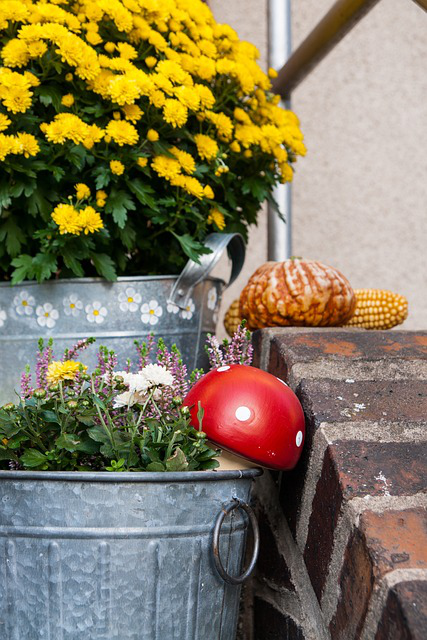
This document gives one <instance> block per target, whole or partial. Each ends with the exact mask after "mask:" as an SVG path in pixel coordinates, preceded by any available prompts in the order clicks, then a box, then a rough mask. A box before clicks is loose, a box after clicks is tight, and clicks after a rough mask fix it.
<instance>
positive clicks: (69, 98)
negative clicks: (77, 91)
mask: <svg viewBox="0 0 427 640" xmlns="http://www.w3.org/2000/svg"><path fill="white" fill-rule="evenodd" d="M61 104H63V105H64V107H72V106H73V104H74V96H73V94H72V93H67V94H65V96H62V99H61Z"/></svg>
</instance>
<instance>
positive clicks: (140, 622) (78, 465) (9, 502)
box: [0, 332, 260, 640]
mask: <svg viewBox="0 0 427 640" xmlns="http://www.w3.org/2000/svg"><path fill="white" fill-rule="evenodd" d="M242 338H244V334H243V333H242V332H241V334H240V337H239V338H238V340H237V341H235V342H234V344H232V345H231V346H232V349H231V351H229V358H230V362H231V361H232V360H233V361H235V360H236V359H237V360H238V361H240V362H245V361H246V362H248V361H249V359H250V352H248V349H247V347H248V345H247V341H246V342H245V339H242ZM85 344H86V343H85V342H83V343H80V344H79V345H78V346H77V349H74V350H71V349H70V350H69V351H68V352H67V353H66V354H64V358H63V359H62V360H61V361H56V362H55V361H52V348H51V346H50V345H49V346H48V347H47V348H42V350H41V352H40V355H39V358H38V366H37V372H36V376H37V380H36V383H37V385H38V387H36V389H33V387H32V385H31V380H30V378H29V376H28V374H24V376H23V378H22V397H21V400H20V403H19V405H13V404H9V405H6V406H4V407H3V408H2V409H1V410H0V438H1V440H0V468H2V469H3V470H2V471H0V537H1V538H2V542H1V544H0V565H1V566H2V567H3V579H2V580H1V581H0V630H1V637H2V638H5V639H7V640H15V639H17V638H19V640H38V639H42V638H61V639H63V640H80V638H82V636H83V635H84V636H85V637H87V638H90V639H91V640H113V639H114V640H119V639H120V640H122V639H124V638H126V640H155V639H156V638H168V639H169V638H177V639H180V640H181V639H182V640H184V639H185V640H193V639H196V638H198V639H203V640H211V639H212V640H214V639H215V640H217V639H218V638H222V639H223V640H231V639H232V638H234V637H235V632H236V625H237V613H238V601H239V591H240V589H239V586H238V584H233V583H239V582H240V581H239V580H233V576H238V574H239V573H240V572H241V561H242V556H243V551H244V542H245V534H246V527H247V520H246V519H245V518H243V517H242V513H243V512H240V511H238V510H237V509H236V507H237V506H239V505H242V506H243V509H248V510H249V514H250V517H251V521H253V516H252V514H251V512H250V509H249V508H248V507H247V505H246V503H247V502H248V499H249V494H250V485H251V481H252V478H254V477H255V476H256V475H258V474H259V473H260V471H259V470H257V469H248V470H244V471H215V470H214V469H216V468H217V467H218V461H217V457H218V453H219V452H218V451H217V450H215V449H213V448H212V446H210V445H209V444H207V443H206V439H205V435H204V433H203V431H202V430H201V429H202V419H203V416H202V412H200V416H199V417H200V428H199V429H198V430H196V429H194V428H193V427H192V426H191V425H190V415H189V414H190V412H189V411H188V409H187V408H186V407H182V397H183V395H184V394H186V393H187V390H188V388H189V386H191V384H192V383H193V382H194V381H195V380H197V377H198V375H200V374H199V373H195V374H194V375H193V376H191V377H190V380H188V376H187V372H186V367H185V365H183V364H182V361H181V360H180V357H179V353H178V352H177V351H176V350H172V351H169V350H168V349H167V348H166V347H165V345H164V343H163V342H162V341H159V343H158V345H157V350H156V358H155V360H156V362H155V363H154V364H148V360H149V356H150V350H151V349H150V346H151V348H152V347H153V341H152V340H151V341H150V343H149V344H148V345H141V348H140V349H139V362H138V369H139V370H138V372H137V373H130V372H129V371H116V369H115V367H116V360H115V356H114V354H113V353H112V352H108V351H107V350H105V349H101V350H100V354H99V367H98V368H97V370H96V371H95V372H93V373H92V374H91V375H89V373H88V371H87V370H86V369H85V367H84V366H83V365H82V364H81V363H79V362H78V361H77V360H76V359H75V358H76V357H77V356H78V350H79V349H81V348H82V347H84V346H85ZM224 510H225V511H228V512H229V513H230V512H231V513H232V514H233V516H234V519H232V521H231V523H229V524H225V525H223V526H222V535H219V529H220V526H219V525H220V523H221V521H222V519H223V515H224ZM215 522H216V526H215V527H214V524H215ZM212 538H214V540H213V539H212ZM218 540H219V544H218V547H217V549H216V551H219V557H220V558H222V564H223V565H224V567H225V571H226V572H227V573H226V574H224V576H225V578H226V579H227V580H228V581H229V582H224V580H223V579H222V578H221V577H220V576H219V574H218V572H217V570H216V569H215V566H214V565H215V558H214V555H213V553H212V544H213V542H218ZM252 564H253V563H252ZM230 574H231V577H230ZM230 582H231V584H230Z"/></svg>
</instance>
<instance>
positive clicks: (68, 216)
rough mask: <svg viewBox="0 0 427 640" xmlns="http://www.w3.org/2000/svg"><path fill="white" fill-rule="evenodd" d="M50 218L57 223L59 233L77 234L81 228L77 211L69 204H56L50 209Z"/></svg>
mask: <svg viewBox="0 0 427 640" xmlns="http://www.w3.org/2000/svg"><path fill="white" fill-rule="evenodd" d="M52 220H53V221H54V222H55V223H56V224H57V225H58V227H59V233H60V234H61V235H64V234H65V233H71V234H73V235H76V236H78V235H79V234H80V232H81V230H82V226H81V221H80V217H79V212H78V211H77V210H76V209H75V208H74V207H73V205H71V204H64V203H61V204H58V205H57V206H56V207H55V208H54V210H53V211H52Z"/></svg>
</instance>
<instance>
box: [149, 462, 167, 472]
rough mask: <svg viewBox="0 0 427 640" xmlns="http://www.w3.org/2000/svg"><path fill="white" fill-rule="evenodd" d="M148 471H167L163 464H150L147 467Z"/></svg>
mask: <svg viewBox="0 0 427 640" xmlns="http://www.w3.org/2000/svg"><path fill="white" fill-rule="evenodd" d="M146 470H147V471H165V466H164V465H163V464H162V463H161V462H150V464H148V465H147V467H146Z"/></svg>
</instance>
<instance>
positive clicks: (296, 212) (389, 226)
mask: <svg viewBox="0 0 427 640" xmlns="http://www.w3.org/2000/svg"><path fill="white" fill-rule="evenodd" d="M209 4H210V6H211V8H212V10H213V12H214V14H215V16H216V18H217V19H218V20H220V21H223V22H228V23H230V24H231V25H232V26H233V27H234V28H235V29H236V30H237V31H238V33H239V35H240V36H241V37H242V38H244V39H248V40H251V41H252V42H254V43H255V44H256V45H257V46H258V47H259V49H260V51H261V55H262V63H263V64H265V63H266V55H267V31H268V30H267V9H266V6H267V3H266V2H264V1H263V2H260V1H256V0H251V1H250V2H248V0H233V2H230V1H229V0H227V1H226V0H211V2H210V3H209ZM331 4H332V0H304V1H301V0H300V1H298V2H296V1H294V2H293V4H292V30H293V47H294V48H296V46H298V44H299V42H301V40H302V39H303V38H304V37H305V35H306V34H307V33H308V32H309V30H310V29H311V28H312V27H313V26H314V25H315V24H316V23H317V22H318V20H319V19H320V18H321V17H322V16H323V15H324V13H325V12H326V11H327V9H328V8H329V7H330V6H331ZM426 29H427V14H426V13H425V12H424V11H423V10H422V9H421V8H420V7H418V6H417V5H416V4H415V3H414V2H411V0H382V1H381V2H380V3H379V4H378V5H377V6H376V7H375V8H374V9H373V10H372V11H371V12H370V13H369V14H368V15H367V16H366V17H365V18H364V20H363V21H362V22H360V23H359V24H358V25H357V26H356V27H355V28H354V29H353V31H351V32H350V34H348V35H347V37H346V38H345V39H344V40H343V41H341V43H340V44H339V45H338V46H337V47H336V48H335V49H334V51H332V52H331V53H330V54H329V56H328V57H327V58H326V59H325V60H324V61H323V62H322V63H321V64H320V65H319V66H318V67H317V68H316V69H315V70H314V71H313V72H312V74H311V75H310V76H308V77H307V78H306V80H305V81H304V82H303V84H301V85H300V87H298V88H297V89H296V90H295V92H294V94H293V109H294V110H295V111H296V113H297V114H298V116H299V117H300V120H301V125H302V129H303V131H304V134H305V139H306V144H307V147H308V155H307V157H306V158H305V159H302V160H300V161H299V163H298V171H297V173H296V177H295V180H294V186H293V195H292V200H293V254H294V255H303V256H305V257H309V258H314V259H318V260H322V261H324V262H326V263H329V264H331V265H333V266H336V267H337V268H338V269H340V270H341V271H342V272H343V273H344V274H345V275H346V276H347V277H348V278H349V280H350V282H351V283H352V285H353V286H354V287H378V288H387V289H392V290H394V291H398V292H399V293H403V294H404V295H406V296H407V297H408V300H409V309H410V315H409V318H408V320H407V321H406V323H405V325H404V327H405V328H407V329H416V328H425V327H426V326H427V223H426V212H427V149H426V140H427V100H426V95H427V76H426V73H425V60H426V59H427V39H426V37H425V34H426ZM265 259H266V231H265V216H264V215H262V216H261V225H260V228H259V229H258V231H257V232H255V233H253V234H252V240H251V243H250V245H249V247H248V259H247V263H246V266H245V272H244V274H242V276H241V277H240V278H239V281H238V282H237V283H236V284H235V285H233V287H232V288H231V289H230V290H229V291H228V292H227V293H226V295H225V296H224V303H223V307H224V310H225V307H226V306H227V305H228V303H229V302H230V301H231V300H232V299H234V298H236V297H237V295H238V293H239V291H240V290H241V288H242V286H243V285H244V284H245V282H246V280H247V277H248V275H250V274H251V273H252V272H253V271H254V269H255V268H256V267H257V266H258V265H259V264H260V263H261V262H263V261H264V260H265Z"/></svg>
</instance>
